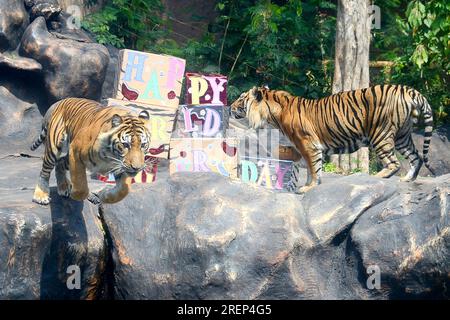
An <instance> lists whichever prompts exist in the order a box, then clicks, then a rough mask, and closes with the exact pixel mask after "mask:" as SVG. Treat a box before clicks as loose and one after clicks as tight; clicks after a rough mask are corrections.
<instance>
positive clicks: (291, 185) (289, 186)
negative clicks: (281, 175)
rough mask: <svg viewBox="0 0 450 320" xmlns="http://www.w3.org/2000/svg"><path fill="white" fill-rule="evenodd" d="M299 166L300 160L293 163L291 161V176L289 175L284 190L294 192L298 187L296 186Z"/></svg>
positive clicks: (297, 184)
mask: <svg viewBox="0 0 450 320" xmlns="http://www.w3.org/2000/svg"><path fill="white" fill-rule="evenodd" d="M300 167H301V164H300V161H295V162H294V163H292V170H291V176H290V177H289V182H288V183H287V185H286V190H287V191H289V192H295V191H297V189H298V186H299V184H300V182H299V176H300Z"/></svg>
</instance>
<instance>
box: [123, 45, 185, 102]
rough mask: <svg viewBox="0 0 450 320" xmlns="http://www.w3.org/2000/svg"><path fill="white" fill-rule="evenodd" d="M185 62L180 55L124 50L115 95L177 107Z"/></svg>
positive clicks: (131, 99)
mask: <svg viewBox="0 0 450 320" xmlns="http://www.w3.org/2000/svg"><path fill="white" fill-rule="evenodd" d="M185 64H186V61H185V60H183V59H180V58H177V57H172V56H166V55H158V54H153V53H146V52H140V51H134V50H128V49H125V50H121V51H120V53H119V68H120V69H119V72H117V73H116V79H115V88H116V95H115V98H116V99H119V100H127V101H134V102H137V103H146V104H151V105H157V106H164V107H171V108H174V109H176V108H177V107H178V104H179V97H180V94H181V86H182V82H183V75H184V69H185Z"/></svg>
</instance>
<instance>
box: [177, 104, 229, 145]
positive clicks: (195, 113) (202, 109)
mask: <svg viewBox="0 0 450 320" xmlns="http://www.w3.org/2000/svg"><path fill="white" fill-rule="evenodd" d="M226 126H227V125H226V121H225V120H224V107H223V106H217V105H182V106H180V108H179V112H178V117H177V125H176V129H175V131H174V134H173V135H172V137H177V138H198V137H205V138H222V137H224V136H225V128H226Z"/></svg>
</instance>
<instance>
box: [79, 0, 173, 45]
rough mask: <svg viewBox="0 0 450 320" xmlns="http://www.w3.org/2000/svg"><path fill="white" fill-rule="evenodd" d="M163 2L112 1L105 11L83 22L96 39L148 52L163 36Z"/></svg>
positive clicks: (151, 0)
mask: <svg viewBox="0 0 450 320" xmlns="http://www.w3.org/2000/svg"><path fill="white" fill-rule="evenodd" d="M162 10H163V6H162V4H161V1H160V0H110V1H108V2H107V4H106V5H105V7H104V8H103V10H101V11H100V12H98V13H94V14H92V15H90V16H89V17H87V18H86V19H85V20H84V21H83V27H84V28H86V29H87V30H89V31H91V32H92V33H93V34H94V35H95V37H96V40H97V41H98V42H99V43H102V44H110V45H113V46H116V47H118V48H133V49H137V50H145V49H147V48H150V47H152V46H153V45H154V44H155V43H156V42H157V40H158V39H160V38H162V37H163V36H164V32H163V31H161V30H160V29H159V26H160V25H161V21H162V20H161V17H160V15H159V14H158V13H159V12H161V11H162Z"/></svg>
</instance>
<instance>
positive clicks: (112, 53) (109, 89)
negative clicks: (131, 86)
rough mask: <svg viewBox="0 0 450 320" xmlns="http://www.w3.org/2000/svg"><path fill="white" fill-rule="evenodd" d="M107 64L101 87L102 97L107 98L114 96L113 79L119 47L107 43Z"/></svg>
mask: <svg viewBox="0 0 450 320" xmlns="http://www.w3.org/2000/svg"><path fill="white" fill-rule="evenodd" d="M107 48H108V51H109V64H108V68H107V70H106V77H105V81H104V82H103V87H102V99H108V98H112V97H114V96H115V90H116V88H115V86H114V80H115V77H116V72H117V66H118V65H119V49H117V48H115V47H113V46H111V45H108V46H107Z"/></svg>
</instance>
